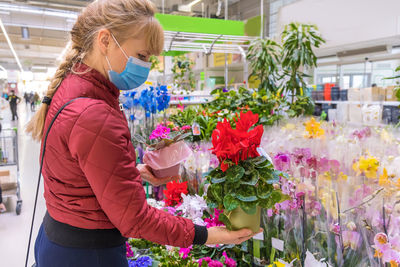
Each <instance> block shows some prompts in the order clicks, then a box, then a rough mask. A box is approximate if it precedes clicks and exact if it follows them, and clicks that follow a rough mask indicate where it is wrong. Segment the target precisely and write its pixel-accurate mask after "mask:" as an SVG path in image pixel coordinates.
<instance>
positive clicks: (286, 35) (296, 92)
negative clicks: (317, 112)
mask: <svg viewBox="0 0 400 267" xmlns="http://www.w3.org/2000/svg"><path fill="white" fill-rule="evenodd" d="M323 43H325V40H324V39H323V38H322V37H321V34H320V33H319V32H318V28H317V26H315V25H310V24H300V23H290V24H288V25H286V26H285V30H284V31H283V33H282V59H281V66H282V72H283V74H282V77H281V79H282V81H283V83H282V88H283V89H284V91H285V92H286V94H289V95H290V96H291V103H289V108H290V109H291V112H290V113H289V116H291V117H295V116H300V115H303V114H306V115H307V114H310V113H311V114H312V113H313V109H314V105H313V103H312V101H311V99H310V97H308V96H305V94H304V92H305V90H306V88H307V84H306V81H305V78H309V77H311V76H310V75H308V74H306V73H305V70H306V69H307V68H308V69H311V68H313V67H316V66H317V56H316V55H315V53H314V51H313V49H314V48H319V47H320V46H321V45H322V44H323ZM296 102H297V103H296Z"/></svg>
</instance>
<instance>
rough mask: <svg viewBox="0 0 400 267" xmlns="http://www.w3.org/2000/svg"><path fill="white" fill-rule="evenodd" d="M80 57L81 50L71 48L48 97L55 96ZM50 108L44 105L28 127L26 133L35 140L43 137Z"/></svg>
mask: <svg viewBox="0 0 400 267" xmlns="http://www.w3.org/2000/svg"><path fill="white" fill-rule="evenodd" d="M79 57H80V52H79V49H76V48H71V47H70V48H69V50H68V52H67V53H66V55H65V58H64V60H63V61H62V62H61V64H60V65H59V67H58V69H57V71H56V73H55V75H54V77H53V79H52V80H51V82H50V85H49V87H48V88H47V92H46V96H47V97H49V98H52V97H53V96H54V94H55V93H56V92H57V89H58V87H59V86H60V84H61V82H62V81H63V79H64V78H65V76H67V74H68V73H69V72H70V71H71V69H72V68H73V66H74V64H75V63H76V62H77V61H78V58H79ZM48 108H49V106H48V105H47V104H43V103H42V104H41V106H40V108H39V110H38V111H37V112H36V114H35V116H34V117H33V118H32V120H31V121H30V122H29V123H28V125H27V126H26V132H27V133H30V134H31V135H32V138H33V139H34V140H37V141H39V140H40V139H41V138H42V136H43V131H44V123H45V120H46V114H47V110H48Z"/></svg>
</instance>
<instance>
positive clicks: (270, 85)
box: [247, 39, 281, 94]
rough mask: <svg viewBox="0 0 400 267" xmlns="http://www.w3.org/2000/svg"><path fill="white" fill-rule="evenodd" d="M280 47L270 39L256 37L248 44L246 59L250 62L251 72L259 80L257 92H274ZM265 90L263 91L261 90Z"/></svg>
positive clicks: (275, 89) (276, 88)
mask: <svg viewBox="0 0 400 267" xmlns="http://www.w3.org/2000/svg"><path fill="white" fill-rule="evenodd" d="M280 51H281V47H280V46H279V45H278V43H276V42H275V41H273V40H270V39H257V40H255V41H253V42H252V43H251V44H250V47H249V50H248V53H247V60H248V61H249V62H250V68H251V70H252V71H251V74H250V76H255V77H257V78H258V79H259V80H260V85H259V87H258V89H259V92H260V93H262V94H265V93H266V92H272V93H275V92H276V91H277V90H278V87H277V86H276V84H277V80H278V71H279V64H280V62H279V59H280ZM263 91H265V93H264V92H263Z"/></svg>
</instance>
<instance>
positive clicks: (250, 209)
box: [240, 201, 257, 214]
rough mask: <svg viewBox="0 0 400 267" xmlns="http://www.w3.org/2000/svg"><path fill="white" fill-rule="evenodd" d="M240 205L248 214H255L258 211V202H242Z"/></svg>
mask: <svg viewBox="0 0 400 267" xmlns="http://www.w3.org/2000/svg"><path fill="white" fill-rule="evenodd" d="M240 207H241V208H242V210H243V211H244V212H246V213H247V214H255V213H256V211H257V202H256V201H253V202H240Z"/></svg>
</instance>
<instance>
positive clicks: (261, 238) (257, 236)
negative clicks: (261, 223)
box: [253, 232, 264, 241]
mask: <svg viewBox="0 0 400 267" xmlns="http://www.w3.org/2000/svg"><path fill="white" fill-rule="evenodd" d="M253 239H256V240H261V241H263V240H264V233H263V232H261V233H258V234H256V235H255V236H253Z"/></svg>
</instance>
